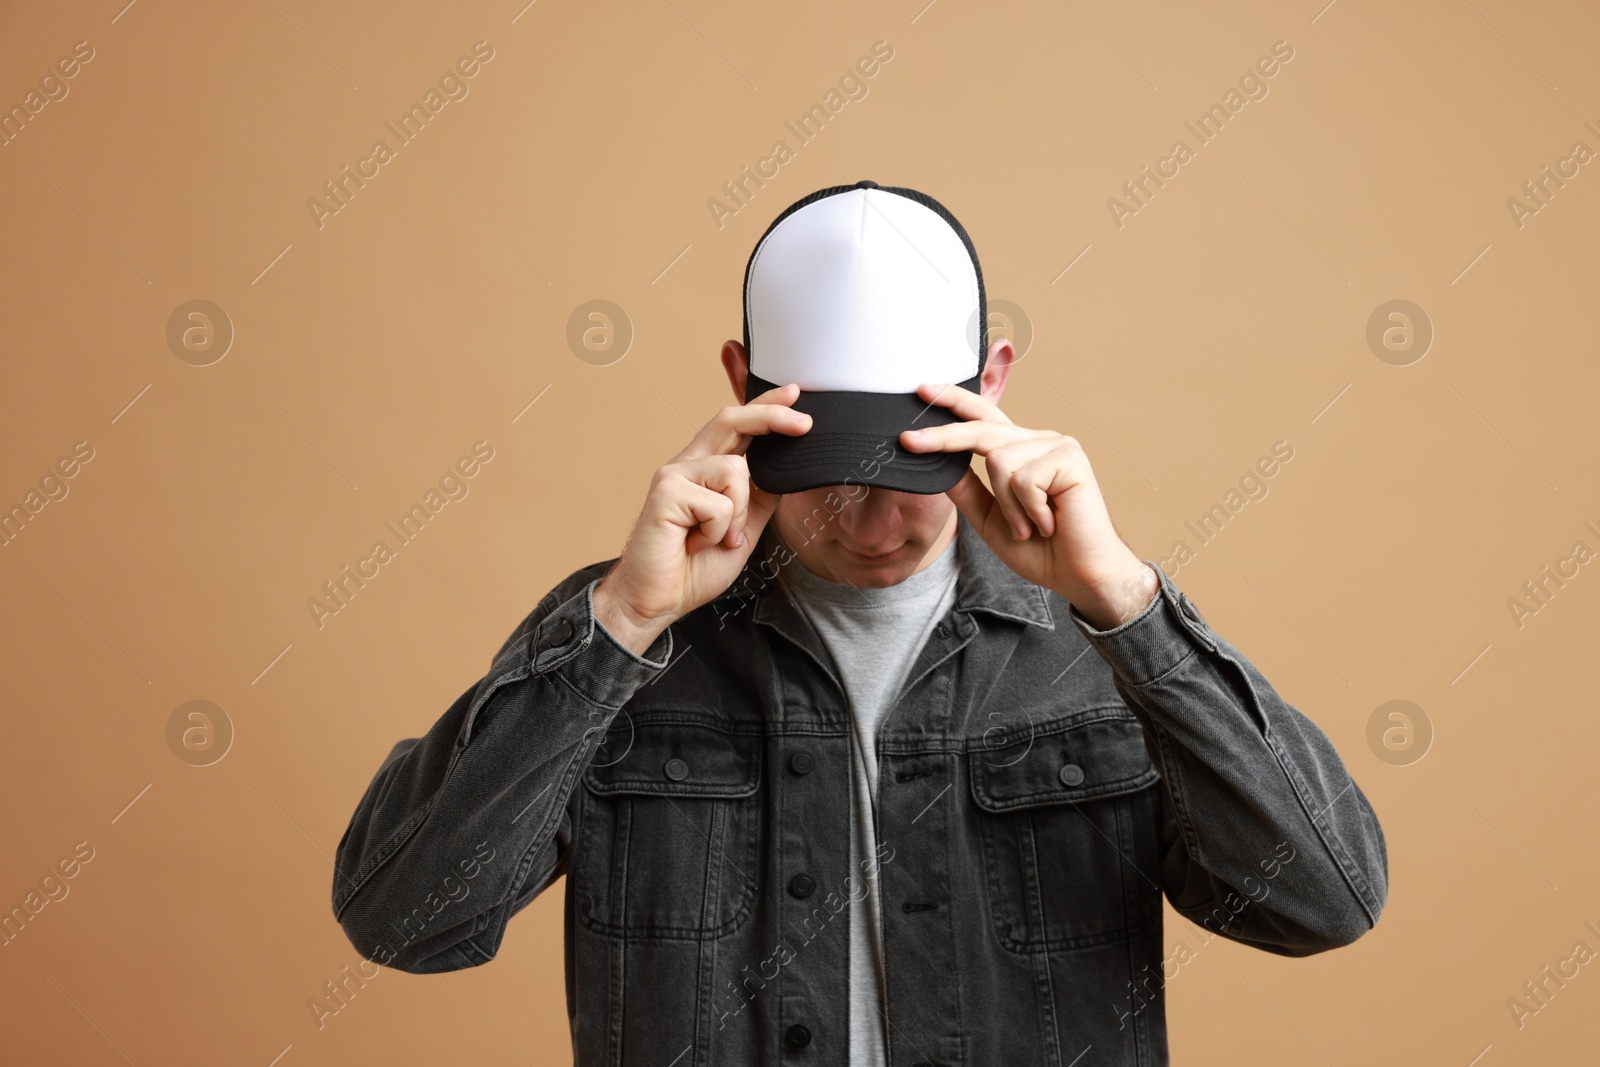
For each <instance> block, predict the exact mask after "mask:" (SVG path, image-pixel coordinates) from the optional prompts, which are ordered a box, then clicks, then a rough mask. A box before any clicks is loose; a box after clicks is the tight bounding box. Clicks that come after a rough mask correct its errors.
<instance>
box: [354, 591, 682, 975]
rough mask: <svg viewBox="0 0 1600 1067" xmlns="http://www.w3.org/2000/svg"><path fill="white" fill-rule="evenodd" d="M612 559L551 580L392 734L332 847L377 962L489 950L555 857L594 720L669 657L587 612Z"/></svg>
mask: <svg viewBox="0 0 1600 1067" xmlns="http://www.w3.org/2000/svg"><path fill="white" fill-rule="evenodd" d="M608 567H609V561H608V562H607V563H603V564H596V565H595V566H593V567H589V568H586V569H584V570H581V571H578V572H576V573H575V574H573V575H571V576H570V577H568V578H567V579H566V580H565V581H563V582H562V583H561V584H560V585H558V586H557V587H556V588H555V589H554V590H552V591H551V593H550V594H549V595H548V596H546V597H545V598H544V600H542V601H541V602H540V603H539V605H538V607H536V608H535V609H534V610H533V612H532V613H530V614H529V615H528V617H527V618H526V619H524V620H523V621H522V623H521V624H519V625H518V627H517V629H516V631H515V632H514V633H512V635H511V637H510V638H509V639H508V640H507V641H506V642H505V644H504V645H503V646H502V647H501V649H500V651H499V653H498V654H497V655H496V656H495V659H494V662H493V664H492V665H491V666H490V668H489V671H488V673H487V674H486V675H484V677H483V678H481V679H480V680H479V681H478V682H477V683H476V684H474V685H473V686H472V687H471V688H469V689H468V690H467V691H466V692H465V693H463V694H462V695H461V697H460V698H459V699H458V700H456V702H455V703H454V704H452V705H451V706H450V708H449V710H447V711H446V712H445V713H444V715H443V716H441V717H440V718H439V720H438V721H437V722H435V723H434V724H433V727H432V729H430V730H429V731H428V732H427V734H425V735H424V736H422V737H420V738H409V739H406V740H403V741H400V742H399V743H398V744H396V745H395V746H394V748H393V750H392V751H390V753H389V755H388V756H387V757H386V758H385V759H384V761H383V764H382V766H381V767H379V768H378V772H377V774H376V776H374V778H373V779H372V783H371V784H370V785H369V786H368V787H367V791H366V794H365V795H364V796H363V797H362V798H361V802H360V804H359V805H357V807H356V811H355V815H354V816H353V817H352V818H351V820H350V826H349V828H348V829H347V830H346V831H345V833H344V837H343V838H342V839H341V840H340V842H339V848H338V852H337V853H336V855H335V857H334V877H333V913H334V916H335V918H337V919H338V921H339V924H340V925H341V926H342V927H343V928H344V932H345V935H346V936H347V937H349V939H350V943H351V944H352V945H354V946H355V947H356V949H357V950H358V951H360V952H361V954H362V955H363V956H364V957H366V958H368V959H370V960H372V961H373V962H375V963H378V964H381V965H383V966H387V967H393V968H397V969H399V970H402V971H410V972H412V973H416V974H431V973H434V972H438V971H451V970H459V969H461V968H463V967H472V966H476V965H478V964H482V963H486V962H488V961H489V960H491V959H493V958H494V956H495V953H496V952H497V951H498V950H499V947H500V940H501V938H502V936H503V935H504V933H505V928H506V923H507V922H508V921H509V920H510V918H511V916H512V915H514V914H516V912H517V911H519V910H521V909H522V908H523V907H524V906H526V905H527V904H528V903H529V902H530V901H531V900H533V898H534V897H535V896H537V895H538V894H539V893H540V892H542V891H543V890H544V889H545V888H546V887H547V886H548V885H549V884H550V883H551V882H553V881H555V879H556V878H557V877H559V876H560V875H561V874H562V873H564V872H565V870H566V863H567V850H568V847H569V845H570V843H571V841H572V839H573V833H574V830H575V828H574V827H573V826H572V818H571V813H570V812H569V810H568V800H569V798H570V796H571V794H572V790H573V787H574V784H575V783H576V782H577V780H578V776H579V775H580V774H581V773H582V771H583V769H584V767H586V766H587V765H588V762H589V760H590V758H591V756H592V753H593V751H594V749H595V748H596V747H597V746H598V745H599V743H600V742H601V741H602V740H603V739H604V734H605V731H606V728H607V727H608V726H609V725H610V723H611V720H612V719H613V718H614V717H615V715H616V713H617V711H618V710H619V709H620V708H621V707H622V705H623V704H625V703H626V702H627V701H628V699H629V698H630V697H631V696H632V695H633V693H634V692H635V691H636V690H637V689H638V688H639V686H641V685H643V684H644V683H646V682H649V681H651V680H652V679H654V678H655V677H657V676H658V675H659V674H660V672H661V671H662V670H664V669H665V668H666V666H667V663H668V662H669V661H670V659H671V655H672V636H671V631H670V630H669V631H667V632H665V633H663V634H662V635H661V636H660V637H659V638H657V639H656V642H655V643H654V644H653V645H652V646H651V647H650V648H649V649H647V650H646V652H645V655H644V656H639V655H636V654H635V653H633V652H632V651H630V650H629V649H627V648H626V647H624V646H623V645H621V644H619V643H618V642H617V641H616V640H615V639H614V638H613V637H612V636H611V634H610V633H609V632H608V631H607V630H606V629H605V628H604V627H603V626H601V625H600V624H599V623H598V622H597V621H596V620H595V617H594V603H593V594H594V586H595V584H596V583H597V582H598V580H599V578H600V577H601V576H602V575H603V574H604V573H605V571H606V570H607V568H608Z"/></svg>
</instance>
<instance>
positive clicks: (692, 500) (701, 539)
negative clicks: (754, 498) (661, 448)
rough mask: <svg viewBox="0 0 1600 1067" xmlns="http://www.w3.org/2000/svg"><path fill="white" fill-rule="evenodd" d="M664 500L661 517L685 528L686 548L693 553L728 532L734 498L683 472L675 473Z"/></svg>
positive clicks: (671, 523) (712, 543) (713, 542)
mask: <svg viewBox="0 0 1600 1067" xmlns="http://www.w3.org/2000/svg"><path fill="white" fill-rule="evenodd" d="M665 495H666V499H665V500H663V501H662V511H661V518H662V520H663V521H665V522H667V523H668V524H670V525H672V526H676V527H678V528H680V529H682V530H684V531H685V536H684V550H685V551H686V552H688V553H689V554H690V555H694V554H695V553H696V552H699V551H700V550H701V549H704V548H707V547H709V546H711V545H715V544H716V543H717V542H719V541H721V540H722V538H723V537H724V536H725V535H726V534H727V532H728V523H729V522H730V521H732V519H733V501H731V500H729V499H728V498H727V497H725V496H723V495H722V494H721V493H719V492H717V491H716V490H714V489H708V488H706V487H705V486H703V485H699V484H697V483H695V482H692V481H690V480H689V479H687V478H684V477H682V476H680V475H674V476H673V481H672V483H671V485H670V488H669V491H668V492H667V493H666V494H665Z"/></svg>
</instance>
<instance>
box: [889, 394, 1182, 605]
mask: <svg viewBox="0 0 1600 1067" xmlns="http://www.w3.org/2000/svg"><path fill="white" fill-rule="evenodd" d="M917 395H918V396H920V397H921V398H922V399H923V400H925V401H927V402H928V403H930V404H937V405H939V406H940V407H944V408H948V409H950V411H951V412H953V413H954V414H955V415H956V416H958V417H959V418H961V419H963V420H965V421H962V422H953V423H950V424H949V425H946V426H932V427H929V428H927V429H924V430H907V431H906V432H905V433H903V434H901V435H900V443H901V445H902V446H904V448H905V449H906V450H907V451H908V452H964V451H971V452H974V453H976V454H977V455H979V456H981V457H983V461H984V464H985V466H986V467H987V468H988V471H989V485H990V486H992V487H993V491H992V492H991V491H990V489H988V488H985V486H984V484H983V481H982V480H981V479H980V478H979V477H978V473H977V471H975V470H970V469H969V470H968V471H967V472H966V473H965V474H964V475H962V477H961V481H959V482H957V483H956V485H955V487H954V488H952V489H951V490H950V491H949V493H948V495H949V497H950V499H951V500H953V501H955V504H956V507H957V508H959V509H960V511H961V513H962V514H963V515H965V516H966V517H967V521H968V522H970V523H971V524H972V526H973V528H974V529H975V530H977V531H978V533H979V534H981V535H982V537H983V539H984V541H985V542H986V543H987V544H988V545H989V547H990V548H991V549H993V550H994V554H995V555H997V556H999V557H1000V558H1001V559H1002V560H1004V561H1005V563H1006V565H1007V566H1008V567H1010V568H1011V569H1012V570H1013V571H1016V572H1017V573H1018V574H1019V575H1021V576H1022V577H1024V578H1026V579H1028V580H1029V581H1030V582H1033V583H1034V584H1036V585H1042V586H1044V587H1045V588H1046V589H1052V590H1054V591H1055V592H1057V593H1059V594H1061V596H1063V597H1065V598H1066V599H1067V601H1068V602H1070V603H1071V604H1072V606H1073V607H1075V608H1077V609H1078V613H1079V614H1080V615H1082V616H1083V617H1084V618H1085V619H1087V620H1088V621H1089V624H1090V625H1091V626H1093V627H1095V628H1096V629H1099V630H1109V629H1111V628H1112V627H1114V626H1117V625H1119V624H1121V623H1123V622H1126V621H1127V620H1128V619H1131V618H1133V617H1134V616H1135V615H1137V614H1139V612H1141V611H1143V610H1144V608H1145V607H1146V606H1147V605H1148V604H1149V603H1150V601H1151V600H1153V599H1154V598H1155V595H1156V592H1157V590H1158V589H1159V588H1160V581H1159V579H1157V577H1156V574H1155V572H1154V571H1153V570H1151V569H1150V567H1149V566H1148V565H1147V564H1145V563H1144V562H1143V561H1142V560H1140V559H1139V557H1138V556H1136V555H1134V553H1133V550H1132V549H1130V548H1129V547H1128V546H1127V545H1126V544H1124V543H1123V541H1122V538H1121V537H1119V536H1117V532H1116V530H1115V529H1114V528H1113V527H1112V525H1111V514H1110V512H1108V511H1107V510H1106V502H1105V498H1104V497H1102V496H1101V495H1100V486H1099V484H1098V483H1096V482H1095V478H1094V471H1093V470H1091V469H1090V467H1089V457H1088V456H1086V455H1084V452H1083V448H1082V447H1081V446H1080V445H1079V444H1078V442H1077V440H1076V439H1074V438H1071V437H1066V436H1064V435H1062V434H1059V433H1057V432H1055V431H1054V430H1030V429H1027V428H1025V427H1022V426H1018V425H1016V424H1015V423H1013V422H1012V421H1011V420H1010V419H1009V418H1007V417H1006V415H1005V412H1003V411H1001V410H1000V408H999V405H997V404H995V403H994V402H993V401H990V400H988V399H986V398H984V397H982V396H979V395H978V394H977V393H974V392H971V391H969V390H967V389H963V388H961V387H960V386H958V385H924V386H922V387H921V388H919V389H918V390H917Z"/></svg>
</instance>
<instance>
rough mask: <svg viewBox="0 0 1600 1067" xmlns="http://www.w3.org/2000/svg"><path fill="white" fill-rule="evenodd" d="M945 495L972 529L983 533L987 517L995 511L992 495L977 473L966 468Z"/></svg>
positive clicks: (970, 468)
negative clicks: (953, 502)
mask: <svg viewBox="0 0 1600 1067" xmlns="http://www.w3.org/2000/svg"><path fill="white" fill-rule="evenodd" d="M945 495H946V496H948V497H949V498H950V499H951V500H953V501H955V505H956V508H957V510H959V511H960V512H961V514H963V515H965V516H966V518H967V522H969V523H971V524H972V528H973V529H975V530H978V531H979V532H980V533H981V532H982V531H983V529H984V526H985V524H986V523H987V522H988V521H989V515H990V513H991V512H993V511H994V509H995V499H994V494H993V493H991V492H990V491H989V487H988V486H986V485H984V484H983V479H981V478H979V477H978V472H977V471H976V470H975V469H974V468H972V467H968V468H967V472H966V473H965V474H963V475H962V476H961V480H960V481H959V482H957V483H956V484H955V485H953V486H951V487H950V488H949V489H948V490H946V492H945Z"/></svg>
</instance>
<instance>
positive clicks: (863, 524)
mask: <svg viewBox="0 0 1600 1067" xmlns="http://www.w3.org/2000/svg"><path fill="white" fill-rule="evenodd" d="M899 526H900V509H899V508H898V507H896V506H895V501H894V494H893V493H886V492H883V491H882V490H878V489H870V488H869V489H868V490H867V495H866V496H864V497H862V498H861V499H859V500H852V501H850V502H849V503H848V504H846V505H845V509H844V510H843V511H841V512H840V513H839V527H840V529H842V530H844V532H845V533H846V534H848V535H849V536H850V538H851V539H852V540H854V541H856V542H857V543H858V544H863V545H877V544H880V543H882V542H883V541H885V540H887V539H888V538H889V537H891V536H893V535H894V533H895V531H896V530H897V529H898V528H899Z"/></svg>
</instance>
